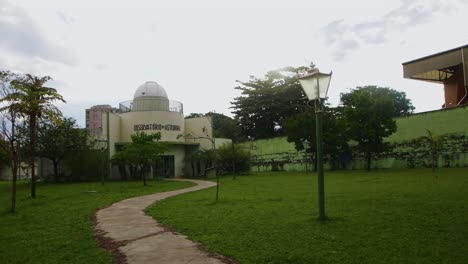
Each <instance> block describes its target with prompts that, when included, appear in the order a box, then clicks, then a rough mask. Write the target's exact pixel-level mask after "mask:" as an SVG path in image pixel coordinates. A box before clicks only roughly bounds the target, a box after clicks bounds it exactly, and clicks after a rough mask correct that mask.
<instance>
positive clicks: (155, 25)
mask: <svg viewBox="0 0 468 264" xmlns="http://www.w3.org/2000/svg"><path fill="white" fill-rule="evenodd" d="M467 14H468V0H443V1H431V0H424V1H418V0H403V1H379V0H374V1H371V0H354V1H338V0H328V1H311V0H308V1H307V0H304V1H300V0H297V1H294V0H289V1H272V0H269V1H268V0H264V1H263V0H262V1H254V0H249V1H248V0H236V1H221V0H217V1H216V0H212V1H210V0H197V1H189V0H187V1H174V0H173V1H149V0H148V1H138V0H134V1H117V0H105V1H103V0H100V1H97V0H94V1H88V0H81V1H59V0H55V1H54V0H41V1H37V0H14V1H10V0H0V69H3V70H6V69H8V70H13V71H20V72H24V73H32V74H36V75H49V76H51V77H52V78H53V79H54V81H53V82H52V83H51V84H50V86H53V87H55V88H56V89H57V90H58V91H59V92H60V93H61V94H62V95H63V96H64V97H65V99H66V100H67V104H60V108H61V109H62V111H63V112H64V114H65V115H67V116H72V117H74V118H75V119H77V120H78V123H79V124H80V126H84V119H85V114H84V113H85V111H84V110H85V108H89V107H90V106H92V105H95V104H110V105H112V106H115V107H117V106H118V103H119V102H121V101H126V100H131V99H133V93H134V91H135V89H136V88H137V87H138V86H139V85H141V84H142V83H144V82H145V81H156V82H158V83H159V84H161V85H162V86H163V87H165V89H166V91H167V93H168V96H169V98H170V99H171V100H176V101H180V102H182V103H183V104H184V112H185V114H186V115H187V114H189V113H192V112H199V113H205V112H208V111H216V112H218V113H223V114H227V115H231V113H230V112H231V110H230V109H229V107H230V106H231V104H230V102H231V101H232V100H233V98H234V97H236V96H239V91H238V90H235V89H234V87H235V86H236V82H235V81H236V80H242V81H246V80H248V79H249V76H251V75H254V76H257V77H261V76H263V75H264V74H265V73H266V72H267V71H268V70H273V69H277V68H281V67H284V66H302V65H309V64H310V62H314V63H315V64H316V65H317V66H318V67H319V68H320V69H321V70H322V71H330V70H333V79H332V83H331V85H330V90H329V96H330V99H331V102H332V104H334V105H336V104H337V103H338V102H339V94H340V93H341V92H346V91H348V90H349V89H350V88H354V87H356V86H363V85H379V86H386V87H391V88H394V89H396V90H399V91H404V92H406V94H407V96H408V97H409V98H410V99H411V100H412V101H413V104H414V105H415V107H416V111H417V112H422V111H428V110H434V109H439V108H440V106H441V105H442V104H443V90H442V85H438V84H432V83H427V82H421V81H414V80H407V79H403V77H402V76H403V73H402V65H401V64H402V63H403V62H406V61H409V60H413V59H417V58H420V57H422V56H426V55H430V54H433V53H437V52H440V51H444V50H447V49H451V48H455V47H459V46H462V45H466V44H468V32H467V31H466V25H467V24H468V18H467Z"/></svg>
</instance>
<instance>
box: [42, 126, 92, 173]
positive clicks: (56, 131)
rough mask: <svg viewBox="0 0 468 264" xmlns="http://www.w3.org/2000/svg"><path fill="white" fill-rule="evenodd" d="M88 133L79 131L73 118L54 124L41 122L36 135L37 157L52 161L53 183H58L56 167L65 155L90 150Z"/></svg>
mask: <svg viewBox="0 0 468 264" xmlns="http://www.w3.org/2000/svg"><path fill="white" fill-rule="evenodd" d="M90 143H91V142H90V141H89V140H88V132H87V130H86V129H79V128H78V127H77V124H76V121H75V120H74V119H73V118H62V119H61V120H60V122H58V123H55V122H51V121H50V120H41V122H40V124H39V133H38V156H39V157H44V158H47V159H49V160H51V161H52V163H53V167H54V181H55V182H58V181H59V171H58V165H59V164H60V162H62V160H63V159H64V158H65V156H66V155H67V153H71V152H74V153H78V152H81V151H84V150H87V149H89V148H90Z"/></svg>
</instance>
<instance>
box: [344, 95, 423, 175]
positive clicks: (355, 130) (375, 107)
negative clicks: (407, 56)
mask: <svg viewBox="0 0 468 264" xmlns="http://www.w3.org/2000/svg"><path fill="white" fill-rule="evenodd" d="M341 102H342V104H343V106H344V112H343V114H344V118H345V121H346V127H347V130H346V132H347V134H348V135H349V137H350V139H352V140H354V141H356V142H357V149H358V150H359V151H361V152H363V153H364V154H365V157H366V162H367V166H366V167H367V170H370V167H371V160H372V157H373V155H374V154H377V153H381V152H384V151H387V150H389V148H390V146H389V144H387V143H385V142H383V139H384V138H385V137H388V136H390V135H391V134H393V133H394V132H395V131H396V123H395V121H394V120H393V117H396V116H401V115H408V114H410V113H412V111H413V109H414V107H413V106H412V104H411V101H410V100H409V99H406V94H405V93H404V92H397V91H395V90H392V89H390V88H381V87H377V86H364V87H357V88H356V89H353V90H351V92H349V93H342V94H341Z"/></svg>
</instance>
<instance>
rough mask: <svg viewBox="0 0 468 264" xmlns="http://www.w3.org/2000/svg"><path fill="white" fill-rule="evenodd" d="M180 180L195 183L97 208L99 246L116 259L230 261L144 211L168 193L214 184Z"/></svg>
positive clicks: (180, 192)
mask: <svg viewBox="0 0 468 264" xmlns="http://www.w3.org/2000/svg"><path fill="white" fill-rule="evenodd" d="M174 180H179V179H174ZM180 181H188V182H193V183H196V184H197V186H194V187H190V188H185V189H180V190H175V191H169V192H163V193H156V194H150V195H145V196H139V197H134V198H130V199H127V200H123V201H120V202H117V203H114V204H113V205H111V206H109V207H107V208H104V209H101V210H99V211H97V212H96V214H95V234H96V238H97V240H98V241H99V242H100V244H101V246H103V247H105V248H106V249H108V250H110V251H111V252H112V253H113V254H114V256H115V257H116V261H117V262H118V263H138V264H140V263H160V264H163V263H190V264H198V263H199V264H202V263H203V264H211V263H212V264H215V263H226V262H232V261H229V259H228V258H225V257H223V256H217V255H215V254H212V253H207V252H205V251H203V250H202V249H201V246H200V245H199V244H197V243H195V242H193V241H190V240H188V239H187V237H185V236H183V235H181V234H178V233H176V232H173V231H171V230H168V229H167V228H164V227H163V226H161V225H160V224H159V223H158V222H156V221H155V220H154V219H153V218H152V217H151V216H148V215H146V214H145V213H144V212H143V210H144V209H145V208H146V207H148V206H150V205H151V204H153V203H154V202H157V201H160V200H162V199H165V198H167V197H171V196H174V195H178V194H182V193H187V192H193V191H197V190H201V189H205V188H210V187H213V186H216V183H214V182H209V181H198V180H187V179H180Z"/></svg>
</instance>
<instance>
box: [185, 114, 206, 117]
mask: <svg viewBox="0 0 468 264" xmlns="http://www.w3.org/2000/svg"><path fill="white" fill-rule="evenodd" d="M204 116H205V115H204V114H202V113H190V114H189V115H188V116H186V117H185V118H197V117H204Z"/></svg>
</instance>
